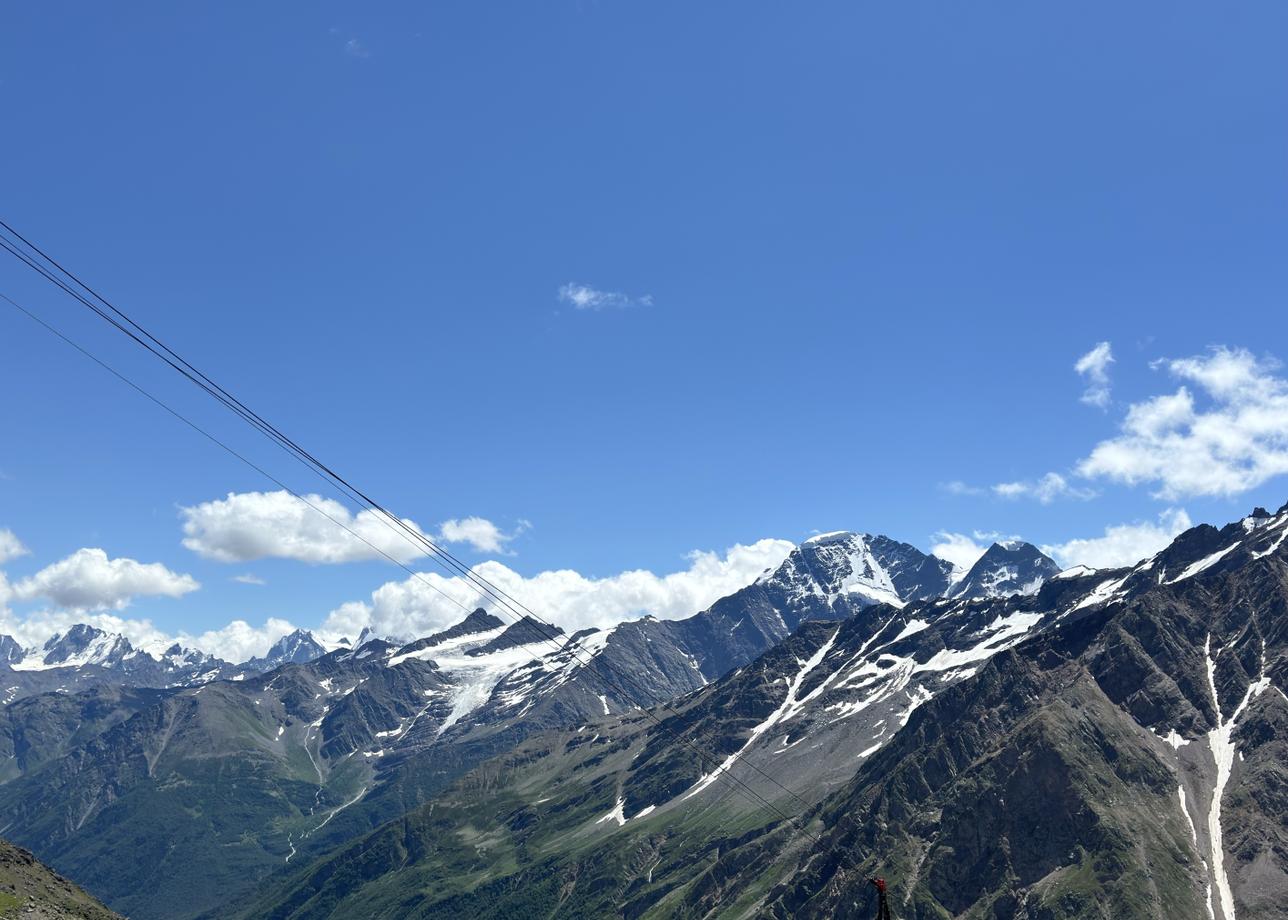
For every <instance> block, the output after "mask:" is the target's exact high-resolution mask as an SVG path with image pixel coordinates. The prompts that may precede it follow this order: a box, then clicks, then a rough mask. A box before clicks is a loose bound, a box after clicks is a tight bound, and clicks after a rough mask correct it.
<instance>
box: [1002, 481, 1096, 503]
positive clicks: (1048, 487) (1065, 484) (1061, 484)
mask: <svg viewBox="0 0 1288 920" xmlns="http://www.w3.org/2000/svg"><path fill="white" fill-rule="evenodd" d="M993 494H994V495H996V496H997V497H998V498H1008V499H1018V498H1031V499H1034V500H1036V501H1038V502H1040V503H1042V504H1043V505H1049V504H1051V503H1052V502H1053V501H1055V500H1056V499H1058V498H1073V499H1077V500H1079V501H1087V500H1088V499H1092V498H1095V497H1096V491H1095V490H1094V489H1085V488H1082V487H1080V486H1075V485H1071V484H1070V483H1069V480H1067V479H1065V478H1064V477H1063V476H1061V475H1060V474H1059V473H1047V474H1046V475H1045V476H1043V477H1042V478H1041V479H1033V480H1019V481H1016V482H999V483H998V484H997V485H995V486H993Z"/></svg>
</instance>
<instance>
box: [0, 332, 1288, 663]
mask: <svg viewBox="0 0 1288 920" xmlns="http://www.w3.org/2000/svg"><path fill="white" fill-rule="evenodd" d="M1111 362H1112V357H1111V346H1110V345H1109V343H1108V342H1101V343H1099V344H1097V345H1096V346H1095V347H1094V348H1093V349H1092V350H1091V351H1090V352H1088V353H1087V354H1086V355H1085V356H1083V357H1082V358H1080V359H1079V360H1078V361H1077V362H1076V363H1075V365H1074V369H1075V370H1076V371H1077V372H1078V373H1079V374H1084V375H1086V374H1087V373H1088V368H1089V367H1090V368H1093V370H1092V371H1091V373H1090V375H1089V376H1090V380H1091V386H1092V387H1094V388H1096V398H1095V399H1093V400H1088V399H1086V398H1085V396H1084V398H1083V401H1084V402H1089V403H1090V404H1093V405H1095V406H1097V407H1105V406H1107V405H1108V401H1109V397H1108V393H1109V389H1110V379H1109V375H1108V373H1107V369H1108V365H1109V364H1110V363H1111ZM1150 366H1151V367H1152V368H1153V369H1154V370H1155V371H1158V370H1163V371H1165V372H1166V373H1167V374H1169V375H1170V376H1171V377H1174V378H1176V379H1178V380H1179V381H1181V385H1180V386H1178V388H1177V389H1176V390H1175V391H1173V392H1170V393H1163V394H1160V395H1155V396H1151V397H1148V398H1147V399H1145V400H1142V401H1141V402H1138V403H1133V404H1130V405H1128V406H1127V407H1126V409H1125V411H1124V412H1123V417H1122V420H1121V422H1120V423H1119V430H1118V432H1117V433H1116V434H1115V435H1113V436H1111V437H1108V438H1105V439H1103V440H1101V441H1099V442H1098V443H1097V444H1096V445H1095V446H1094V447H1093V448H1092V449H1091V451H1090V453H1089V454H1088V455H1087V456H1086V457H1085V458H1083V459H1081V460H1079V461H1077V462H1076V463H1074V464H1073V467H1072V469H1073V472H1072V473H1071V474H1070V475H1073V476H1078V477H1081V479H1083V480H1086V481H1096V480H1107V481H1110V482H1113V481H1118V482H1123V483H1125V484H1127V485H1129V486H1140V485H1142V484H1151V483H1152V484H1156V488H1155V489H1154V491H1153V493H1152V495H1153V497H1154V498H1155V499H1157V500H1159V501H1166V502H1171V501H1173V500H1176V499H1184V498H1195V497H1200V496H1204V495H1214V494H1215V495H1219V496H1222V497H1230V496H1239V495H1242V494H1244V493H1246V492H1248V491H1250V490H1252V489H1255V488H1258V487H1260V486H1262V485H1263V484H1265V483H1266V482H1267V481H1268V480H1270V479H1272V478H1274V477H1275V476H1278V475H1281V474H1282V473H1283V472H1288V434H1286V433H1288V382H1285V381H1284V380H1283V379H1282V378H1280V377H1278V376H1277V375H1276V371H1277V370H1278V364H1277V362H1276V361H1275V360H1274V359H1272V358H1258V357H1256V356H1254V355H1253V354H1251V353H1250V352H1248V351H1246V350H1243V349H1231V348H1227V347H1214V348H1212V349H1211V350H1210V351H1209V353H1208V354H1206V355H1200V356H1194V357H1189V358H1184V359H1172V360H1163V359H1158V360H1155V361H1152V362H1151V363H1150ZM1190 386H1194V387H1197V388H1198V390H1199V394H1198V395H1199V399H1202V400H1205V401H1206V404H1205V405H1201V404H1200V402H1199V400H1196V394H1195V393H1193V392H1191V390H1190ZM1160 455H1161V457H1160ZM947 491H950V492H952V493H954V494H959V495H961V494H966V495H976V494H983V493H986V492H987V493H989V494H991V496H992V497H993V499H994V500H995V501H1000V502H1009V501H1016V500H1021V499H1029V500H1032V501H1036V502H1038V503H1039V504H1042V505H1049V504H1052V503H1053V502H1056V501H1060V500H1065V501H1091V500H1094V499H1095V498H1097V497H1098V496H1099V494H1100V493H1099V492H1098V491H1096V490H1095V489H1092V488H1090V487H1080V486H1074V485H1071V484H1070V483H1069V481H1068V480H1067V479H1065V477H1064V476H1062V475H1061V474H1058V473H1053V472H1049V473H1047V474H1045V475H1044V476H1042V477H1040V478H1039V479H1037V480H1036V481H1035V482H1034V483H1033V484H1023V483H997V484H994V485H993V486H992V487H991V488H990V489H987V490H986V489H984V488H982V487H972V486H968V485H965V484H962V483H953V484H951V485H950V486H949V488H948V489H947ZM308 498H309V501H310V502H312V503H313V504H315V505H318V506H319V507H321V508H322V509H323V510H324V511H326V513H327V515H328V516H330V517H331V518H334V519H335V520H336V521H340V522H341V523H343V524H344V525H345V526H346V527H348V528H349V529H350V530H352V531H353V532H352V533H351V532H350V530H345V529H342V528H340V527H339V526H338V525H337V524H336V523H335V522H334V521H332V520H328V519H327V518H325V517H323V516H322V515H321V514H319V513H317V512H315V511H314V510H313V509H312V508H309V507H308V506H307V505H305V504H304V503H303V502H300V501H299V500H297V499H295V498H294V497H293V496H291V495H290V494H289V493H286V492H281V491H278V492H251V493H229V494H228V496H227V497H226V498H223V499H216V500H212V501H209V502H203V503H200V504H198V505H194V506H186V507H180V508H179V516H180V518H181V519H182V533H183V538H182V544H183V546H184V547H185V548H186V549H188V550H189V551H191V552H192V553H193V554H195V555H196V556H198V557H202V558H206V559H210V560H214V561H216V562H219V563H224V564H238V565H241V564H246V563H253V562H257V561H262V560H264V559H269V558H277V559H284V560H290V561H293V562H297V563H306V564H312V565H341V564H345V563H352V562H355V561H362V560H370V559H372V558H377V554H378V553H381V554H388V555H389V556H391V557H393V558H395V559H397V560H399V561H400V562H410V561H414V560H417V559H422V558H423V557H424V556H425V553H424V551H423V549H422V548H420V547H418V546H416V545H414V544H413V543H412V542H411V541H409V540H408V539H407V538H405V537H399V536H398V535H397V533H396V532H395V531H393V530H391V529H389V528H387V527H384V526H383V525H382V523H381V522H380V521H379V520H378V519H377V518H376V517H375V515H374V513H373V512H371V511H360V512H359V513H357V514H351V513H350V512H349V510H348V509H347V508H346V507H345V506H344V505H342V504H340V503H339V502H336V501H333V500H330V499H326V498H323V497H322V496H309V497H308ZM407 523H408V524H409V525H410V526H412V527H413V528H415V529H417V530H418V531H420V532H422V533H424V532H425V531H423V530H421V529H420V527H419V525H417V524H415V522H414V521H408V522H407ZM1191 523H1192V522H1191V519H1190V516H1189V515H1188V513H1187V512H1186V511H1185V509H1184V508H1177V507H1172V506H1170V505H1169V506H1168V507H1165V508H1163V509H1161V510H1160V511H1159V512H1158V514H1157V518H1156V520H1139V521H1135V522H1116V523H1111V524H1107V525H1106V526H1105V528H1104V532H1103V534H1101V535H1099V536H1090V537H1075V538H1072V539H1069V540H1066V541H1065V542H1063V543H1046V544H1043V545H1042V546H1041V548H1042V550H1043V551H1044V552H1046V553H1047V554H1048V555H1051V556H1052V557H1053V558H1055V559H1056V561H1057V562H1059V563H1060V564H1061V565H1062V566H1064V567H1071V566H1073V565H1087V566H1090V567H1092V568H1106V567H1114V566H1122V565H1130V564H1133V563H1135V562H1137V561H1139V560H1140V559H1142V558H1144V557H1146V556H1148V555H1150V554H1152V553H1153V552H1156V551H1157V550H1159V549H1161V548H1163V547H1164V546H1165V545H1166V544H1167V543H1168V542H1170V541H1171V539H1172V538H1174V537H1175V536H1176V535H1177V534H1179V533H1181V532H1182V531H1183V530H1185V529H1187V528H1188V527H1190V526H1191ZM528 527H530V525H529V524H528V522H526V521H521V522H520V523H519V524H518V525H517V526H516V527H515V528H514V529H513V530H512V531H511V532H509V533H506V532H505V531H503V530H502V529H501V528H500V527H498V526H497V525H495V524H494V523H492V522H491V521H488V520H486V519H484V518H480V517H476V516H475V517H467V518H463V519H459V520H457V519H452V520H448V521H444V522H443V523H442V524H441V525H440V526H439V529H438V531H437V533H435V534H433V536H434V537H435V539H438V540H441V541H443V542H445V543H452V544H463V545H466V546H469V547H471V548H473V549H474V550H476V551H478V552H480V553H484V554H494V555H502V556H504V555H506V554H508V553H512V552H513V551H511V550H509V549H507V545H508V544H510V543H511V542H512V541H514V540H515V539H517V538H518V537H519V536H521V535H522V534H523V533H524V532H525V531H526V530H527V529H528ZM355 534H356V535H357V536H355ZM1016 538H1022V535H1018V534H1003V533H1001V532H985V531H980V530H974V531H972V532H970V533H969V534H966V533H958V532H952V531H947V530H941V531H938V532H936V533H935V534H934V535H933V536H932V542H931V544H930V552H932V553H935V554H936V555H939V556H940V557H941V558H944V559H947V560H949V561H950V562H952V563H954V565H956V566H958V567H959V568H961V569H966V568H969V566H970V565H971V564H973V563H974V561H975V560H976V559H978V558H979V556H980V555H982V553H983V552H984V550H985V549H986V548H987V547H988V545H990V543H991V542H993V541H995V540H1001V539H1016ZM373 544H374V546H373ZM794 545H795V544H794V543H793V542H792V541H788V540H782V539H774V538H765V539H761V540H758V541H756V542H754V543H752V544H749V545H742V544H739V545H735V546H733V547H730V548H729V549H728V550H726V552H725V553H724V554H723V556H722V555H720V554H718V553H714V552H710V551H693V552H691V553H689V554H688V557H687V558H688V559H689V562H690V566H689V568H688V569H687V570H681V571H678V572H672V573H669V574H665V575H657V574H654V573H652V572H649V571H646V570H630V571H624V572H622V573H620V574H618V575H615V576H611V577H607V578H588V577H586V576H583V575H581V574H579V573H577V572H575V571H572V570H570V569H561V570H548V571H543V572H539V573H537V574H535V575H533V576H531V577H525V576H523V575H521V574H520V573H519V572H517V571H515V570H514V569H512V568H510V567H509V566H506V565H504V564H502V563H500V562H499V561H495V560H490V561H483V562H481V563H478V564H477V565H476V566H475V568H476V570H477V571H478V572H479V573H480V574H481V575H483V576H484V577H485V578H487V579H489V581H491V582H493V583H495V584H497V585H499V586H500V587H501V588H502V590H504V591H506V592H507V593H508V594H511V595H513V596H517V597H519V598H521V599H523V600H524V601H525V603H528V604H530V605H534V609H536V610H538V611H539V612H541V613H542V614H543V615H545V616H547V617H548V618H550V619H551V620H553V621H555V622H557V623H559V624H560V625H563V626H565V627H566V628H568V629H570V631H571V630H576V629H581V628H585V627H588V626H594V627H600V628H603V627H608V626H611V625H613V624H615V623H617V622H621V621H622V620H625V619H630V618H635V617H639V616H642V615H653V616H658V617H660V618H665V619H673V618H679V617H684V616H689V615H691V614H693V613H696V612H698V611H699V610H702V609H705V608H706V607H707V606H709V605H710V604H711V603H712V602H714V601H715V600H717V599H718V598H719V597H722V596H725V595H727V594H730V593H732V592H733V591H736V590H737V589H738V588H740V587H742V586H744V585H746V584H749V583H750V582H751V581H753V580H754V579H755V578H756V577H758V576H759V575H760V574H762V573H763V572H765V571H767V570H769V569H772V568H774V567H776V566H777V565H778V563H780V562H781V561H782V560H783V558H785V557H786V555H787V553H788V552H789V551H790V549H791V548H792V547H793V546H794ZM29 553H30V551H29V550H28V548H27V547H26V546H25V545H24V544H23V542H22V540H21V539H20V538H19V536H18V535H17V534H15V533H14V532H13V531H12V530H9V529H0V565H3V564H6V563H9V562H12V561H14V560H18V559H21V558H22V557H23V556H26V555H29ZM228 577H229V578H230V579H232V580H234V581H237V582H239V583H241V584H248V585H262V584H263V583H264V582H263V580H262V579H260V578H258V577H257V576H255V575H254V574H253V573H246V572H241V573H237V574H232V575H229V576H228ZM425 581H428V582H429V585H426V584H425V583H424V582H425ZM200 587H201V585H200V584H199V583H198V582H197V580H196V579H195V578H193V577H192V576H191V575H188V574H184V573H179V572H175V571H171V570H170V569H168V568H167V567H166V566H164V565H162V564H161V563H155V562H154V563H141V562H139V561H137V560H133V559H129V558H111V557H109V556H108V554H107V553H106V552H105V551H104V550H103V549H101V548H97V547H85V548H81V549H79V550H77V551H76V552H75V553H73V554H71V555H70V556H68V557H67V558H64V559H62V560H58V561H55V562H53V563H50V564H48V565H45V566H44V567H42V568H40V569H39V570H38V571H36V572H34V573H33V574H30V575H27V576H25V577H23V578H20V579H18V580H17V581H13V582H10V580H9V579H8V578H7V576H6V575H5V573H4V572H3V571H0V632H10V633H15V634H17V635H18V636H19V637H20V640H21V641H24V642H25V644H27V645H34V644H37V643H38V642H39V641H43V639H44V638H47V637H48V636H49V635H51V634H52V633H53V632H55V631H58V630H63V629H65V628H66V627H67V626H69V625H71V624H73V623H76V622H91V623H93V624H94V625H98V626H100V627H101V628H108V629H111V630H112V631H116V632H123V633H125V634H126V635H127V636H129V637H130V638H131V640H132V641H135V642H136V643H137V644H139V645H141V646H142V647H145V648H147V649H148V650H152V651H159V650H160V649H162V648H165V647H168V646H169V645H170V644H172V643H173V642H175V641H179V642H181V643H183V644H192V645H194V646H196V647H199V648H201V649H202V650H204V651H208V652H213V653H214V654H217V655H219V656H220V657H225V658H229V659H230V660H242V659H245V658H249V657H251V656H252V655H257V654H263V653H264V651H265V650H266V649H267V648H268V646H269V645H271V644H272V642H274V641H276V639H278V638H280V637H281V636H282V635H285V634H286V633H288V632H290V631H292V630H294V629H295V628H297V627H298V626H299V625H301V624H296V623H293V622H291V621H290V620H287V619H283V618H269V619H267V620H266V621H265V622H264V623H263V624H262V625H261V626H258V627H255V626H252V625H250V624H249V623H247V622H246V621H245V620H240V619H238V620H233V621H232V622H230V623H227V624H224V625H223V626H220V627H217V628H214V629H209V630H205V631H204V632H202V633H200V634H197V635H193V634H191V633H186V632H183V633H179V634H173V633H167V632H165V631H163V630H159V629H156V628H155V627H154V626H153V624H152V623H151V622H150V621H148V620H146V619H138V620H136V619H132V618H128V617H124V616H122V615H121V613H120V612H121V611H123V610H125V609H126V608H128V607H129V605H130V603H131V602H132V601H133V600H134V599H135V598H137V597H167V598H172V599H177V598H181V597H183V596H184V595H186V594H189V593H191V592H194V591H197V590H198V589H199V588H200ZM440 592H441V593H440ZM444 596H447V597H453V598H455V599H456V601H457V605H456V607H455V608H453V607H452V606H451V605H450V604H449V603H448V602H446V601H445V600H444V599H443V598H444ZM40 600H45V601H49V602H52V604H53V609H49V608H42V609H36V610H32V611H31V612H29V613H28V614H27V615H26V616H20V615H16V614H15V613H14V612H12V611H11V610H10V609H9V606H8V605H9V604H11V603H27V604H31V603H33V602H38V601H40ZM478 603H480V599H479V598H478V597H477V596H476V595H475V594H474V593H472V592H471V591H470V590H469V589H468V586H466V585H465V584H464V583H463V581H462V579H460V578H459V577H446V576H443V575H440V574H439V573H437V572H432V571H430V572H425V573H423V574H422V575H419V576H417V577H416V578H406V579H401V580H395V581H385V582H384V583H383V584H381V585H380V586H379V587H378V588H376V589H375V590H374V591H372V593H371V597H370V600H369V601H355V600H349V601H344V602H341V603H338V604H337V605H336V606H335V607H334V608H333V609H332V610H331V611H330V613H329V614H327V615H326V617H325V619H324V620H322V621H320V622H314V623H312V624H302V625H306V626H309V625H311V628H313V629H314V630H316V631H317V632H318V634H319V635H320V636H322V637H324V638H325V639H326V640H327V641H329V642H332V643H334V642H335V641H336V640H338V639H339V638H340V637H341V636H345V637H350V638H352V637H354V636H356V635H357V634H358V633H360V632H361V631H362V630H363V629H364V628H368V627H370V628H373V629H374V630H375V631H376V632H377V633H379V634H381V635H389V636H394V637H398V638H401V639H411V638H414V637H417V636H421V635H426V634H429V633H431V632H434V631H436V630H439V629H442V628H444V627H446V626H448V625H450V624H451V623H453V622H455V620H456V619H458V618H459V616H460V610H461V609H469V608H470V607H472V606H474V605H476V604H478ZM108 611H111V612H108Z"/></svg>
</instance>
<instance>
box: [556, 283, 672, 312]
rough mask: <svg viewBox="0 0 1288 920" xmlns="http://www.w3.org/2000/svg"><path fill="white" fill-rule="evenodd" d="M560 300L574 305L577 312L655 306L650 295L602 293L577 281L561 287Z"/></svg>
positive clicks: (617, 292) (615, 292)
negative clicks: (632, 295)
mask: <svg viewBox="0 0 1288 920" xmlns="http://www.w3.org/2000/svg"><path fill="white" fill-rule="evenodd" d="M559 299H560V300H561V301H563V302H564V303H568V304H572V306H573V308H574V309H577V310H605V309H621V308H623V307H637V306H638V307H649V306H652V305H653V298H652V296H651V295H649V294H645V295H644V296H642V297H631V296H630V295H628V294H623V293H621V292H620V291H600V290H597V289H595V288H593V287H591V286H590V285H588V284H578V283H577V282H575V281H570V282H568V283H567V284H565V285H561V286H560V288H559Z"/></svg>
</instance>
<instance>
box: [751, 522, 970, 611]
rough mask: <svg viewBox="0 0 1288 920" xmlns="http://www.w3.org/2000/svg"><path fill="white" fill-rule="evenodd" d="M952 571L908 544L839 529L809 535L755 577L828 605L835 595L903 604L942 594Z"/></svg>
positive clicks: (865, 602)
mask: <svg viewBox="0 0 1288 920" xmlns="http://www.w3.org/2000/svg"><path fill="white" fill-rule="evenodd" d="M952 573H953V567H952V565H951V563H948V562H946V561H945V560H943V559H940V558H938V557H937V556H931V555H929V554H927V553H923V552H922V551H921V550H919V549H917V548H916V547H915V546H913V545H912V544H910V543H901V542H899V541H898V540H892V539H891V538H890V537H886V536H883V535H881V534H876V535H873V534H866V533H851V532H849V531H843V530H842V531H833V532H831V533H824V534H818V535H816V536H813V537H810V538H809V539H808V540H806V541H805V542H803V543H802V544H801V545H800V546H798V547H796V549H794V550H792V552H791V553H790V554H789V555H788V557H787V559H786V560H784V561H783V563H782V564H781V565H780V566H779V567H778V568H777V569H775V570H774V571H772V572H770V573H767V574H765V575H763V576H761V578H760V579H759V582H760V583H762V584H774V585H779V586H782V587H784V588H786V589H787V590H788V591H789V593H794V594H796V595H798V596H802V597H803V596H805V595H814V596H815V597H816V598H818V599H819V600H821V601H823V602H824V603H825V604H827V605H829V606H830V605H832V604H833V603H834V602H835V601H836V600H837V599H840V598H845V599H847V600H848V601H849V602H850V603H851V604H853V603H856V602H857V603H858V604H859V605H866V604H878V603H885V604H895V605H902V604H905V603H907V602H908V601H910V600H920V599H922V598H926V597H938V596H940V595H942V594H944V593H945V592H946V591H947V590H948V586H949V584H950V583H951V578H952Z"/></svg>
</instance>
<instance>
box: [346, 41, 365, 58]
mask: <svg viewBox="0 0 1288 920" xmlns="http://www.w3.org/2000/svg"><path fill="white" fill-rule="evenodd" d="M344 53H345V54H347V55H349V57H356V58H367V57H371V52H370V51H369V50H367V46H366V45H364V44H363V43H362V42H360V41H358V40H357V39H356V38H351V39H349V40H348V41H347V42H345V43H344Z"/></svg>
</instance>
